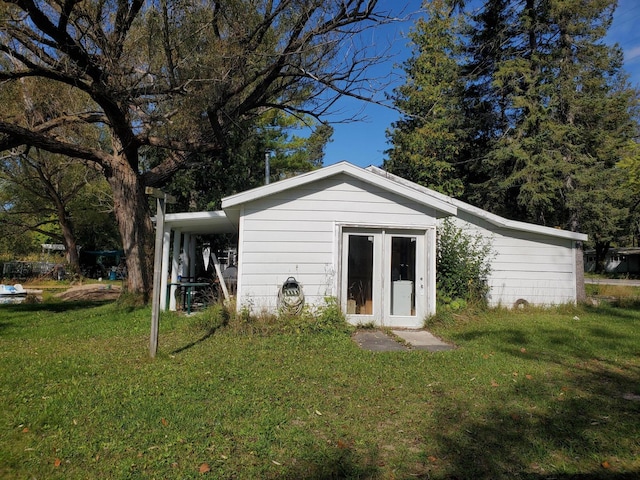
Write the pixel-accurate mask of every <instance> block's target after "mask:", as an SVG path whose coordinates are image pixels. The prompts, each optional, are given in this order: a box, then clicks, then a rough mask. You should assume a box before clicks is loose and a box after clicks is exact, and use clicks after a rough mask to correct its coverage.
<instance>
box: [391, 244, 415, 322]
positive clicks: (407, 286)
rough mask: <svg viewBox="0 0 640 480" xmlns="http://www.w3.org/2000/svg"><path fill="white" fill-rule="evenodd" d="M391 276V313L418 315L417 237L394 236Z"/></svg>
mask: <svg viewBox="0 0 640 480" xmlns="http://www.w3.org/2000/svg"><path fill="white" fill-rule="evenodd" d="M390 244H391V245H390V247H391V248H390V252H389V255H390V257H391V262H390V270H389V278H390V282H389V283H388V284H389V285H391V302H390V303H391V304H390V314H391V315H402V316H405V317H408V316H415V315H416V237H407V236H402V237H400V236H392V237H391V242H390Z"/></svg>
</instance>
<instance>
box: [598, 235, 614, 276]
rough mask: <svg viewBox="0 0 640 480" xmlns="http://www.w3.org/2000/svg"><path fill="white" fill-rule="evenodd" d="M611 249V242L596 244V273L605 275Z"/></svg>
mask: <svg viewBox="0 0 640 480" xmlns="http://www.w3.org/2000/svg"><path fill="white" fill-rule="evenodd" d="M609 248H611V242H596V273H604V265H605V259H606V258H607V253H608V252H609Z"/></svg>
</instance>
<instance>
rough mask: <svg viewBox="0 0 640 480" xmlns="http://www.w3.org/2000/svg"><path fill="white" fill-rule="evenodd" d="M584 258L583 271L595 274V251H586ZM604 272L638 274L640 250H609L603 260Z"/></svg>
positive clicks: (639, 269)
mask: <svg viewBox="0 0 640 480" xmlns="http://www.w3.org/2000/svg"><path fill="white" fill-rule="evenodd" d="M584 256H585V258H584V271H585V272H595V271H596V252H595V250H587V251H586V252H585V254H584ZM604 272H605V273H627V274H631V275H637V274H640V248H638V247H628V248H610V249H609V251H608V252H607V254H606V255H605V258H604Z"/></svg>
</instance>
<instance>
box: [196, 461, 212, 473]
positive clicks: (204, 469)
mask: <svg viewBox="0 0 640 480" xmlns="http://www.w3.org/2000/svg"><path fill="white" fill-rule="evenodd" d="M210 471H211V467H209V464H208V463H203V464H202V465H200V468H199V469H198V472H200V473H201V474H202V473H209V472H210Z"/></svg>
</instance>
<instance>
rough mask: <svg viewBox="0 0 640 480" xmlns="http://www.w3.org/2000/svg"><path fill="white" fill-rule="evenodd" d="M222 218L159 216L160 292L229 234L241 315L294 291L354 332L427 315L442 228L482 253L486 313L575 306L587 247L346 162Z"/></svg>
mask: <svg viewBox="0 0 640 480" xmlns="http://www.w3.org/2000/svg"><path fill="white" fill-rule="evenodd" d="M222 209H223V210H222V211H220V212H196V213H182V214H170V215H167V217H166V219H165V231H164V247H163V267H162V269H163V272H162V273H163V275H162V279H163V286H162V290H161V292H166V291H167V286H168V285H169V283H167V281H166V279H167V277H168V276H169V271H170V270H171V272H172V275H171V279H172V280H173V283H176V279H177V265H178V258H179V255H180V253H181V252H182V253H183V255H186V256H187V257H189V255H191V256H193V252H194V250H195V244H194V241H193V239H194V238H195V236H196V235H199V234H215V233H236V234H237V236H238V250H237V257H238V258H237V298H236V303H237V306H238V308H239V309H242V308H246V309H249V310H251V311H253V312H256V313H257V312H260V311H277V309H278V306H279V298H280V299H281V297H282V290H283V285H286V286H291V285H292V284H293V285H297V286H298V287H299V290H300V293H301V294H303V296H304V301H305V304H306V305H311V306H314V305H316V306H319V305H323V304H324V303H325V301H326V299H327V298H336V299H337V300H338V301H339V303H340V305H341V307H342V309H343V311H344V313H345V314H346V315H347V318H348V320H349V321H350V322H351V323H354V324H369V323H373V324H377V325H384V326H391V327H402V328H420V327H422V325H423V322H424V319H425V317H427V316H429V315H432V314H434V313H435V309H436V282H435V279H436V231H437V228H438V223H439V221H441V220H443V219H445V218H449V217H451V218H453V219H455V222H456V223H457V224H458V225H459V226H460V227H461V228H464V229H466V230H468V231H470V232H471V233H472V234H473V235H482V236H483V237H485V238H486V241H487V242H489V243H490V245H491V248H492V252H493V253H492V255H491V258H490V259H489V260H490V262H491V276H490V278H489V286H490V292H489V303H490V304H491V305H505V306H512V305H513V304H514V303H515V302H517V301H521V300H524V301H526V302H528V303H529V304H534V305H552V304H562V303H575V301H576V295H577V278H579V277H578V276H577V263H576V248H577V247H576V244H577V242H583V241H585V240H586V239H587V236H586V235H584V234H581V233H575V232H569V231H565V230H559V229H554V228H549V227H542V226H538V225H532V224H528V223H523V222H515V221H511V220H507V219H505V218H502V217H499V216H497V215H493V214H491V213H489V212H486V211H484V210H482V209H479V208H476V207H473V206H471V205H469V204H466V203H464V202H461V201H458V200H455V199H453V198H451V197H448V196H445V195H442V194H439V193H437V192H434V191H433V190H430V189H427V188H424V187H422V186H419V185H417V184H415V183H413V182H409V181H407V180H405V179H402V178H400V177H397V176H395V175H392V174H389V173H387V172H385V171H384V170H381V169H379V168H376V167H369V168H367V169H363V168H360V167H357V166H354V165H352V164H349V163H347V162H341V163H337V164H334V165H331V166H328V167H325V168H322V169H319V170H315V171H312V172H309V173H306V174H303V175H299V176H296V177H293V178H288V179H285V180H281V181H278V182H275V183H271V184H268V185H264V186H262V187H258V188H255V189H252V190H248V191H245V192H241V193H238V194H236V195H232V196H230V197H226V198H224V199H223V200H222ZM172 238H173V242H171V240H172ZM171 243H173V245H174V247H173V252H174V254H173V259H174V260H173V262H171V261H170V258H169V257H170V254H169V251H170V249H171ZM163 297H164V299H161V305H162V306H164V305H165V301H166V294H165V295H163ZM170 307H171V305H170Z"/></svg>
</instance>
